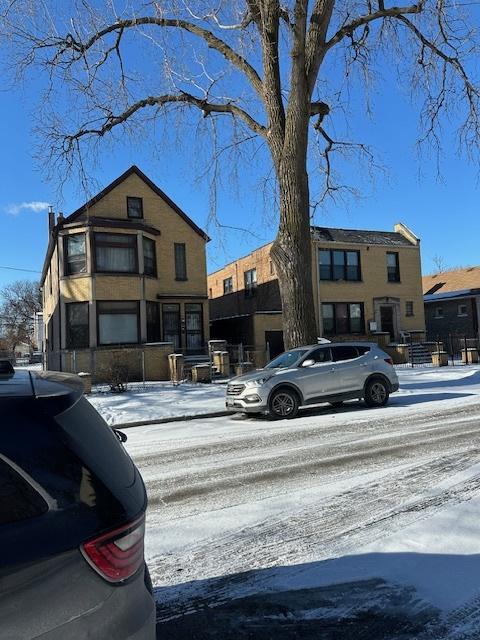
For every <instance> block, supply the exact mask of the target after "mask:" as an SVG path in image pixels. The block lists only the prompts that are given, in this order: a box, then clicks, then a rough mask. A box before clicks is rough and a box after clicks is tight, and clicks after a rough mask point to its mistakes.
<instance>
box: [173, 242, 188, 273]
mask: <svg viewBox="0 0 480 640" xmlns="http://www.w3.org/2000/svg"><path fill="white" fill-rule="evenodd" d="M174 251H175V280H186V279H187V250H186V247H185V243H183V242H175V244H174Z"/></svg>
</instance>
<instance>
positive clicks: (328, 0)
mask: <svg viewBox="0 0 480 640" xmlns="http://www.w3.org/2000/svg"><path fill="white" fill-rule="evenodd" d="M334 5H335V0H316V2H315V6H314V7H313V11H312V15H311V18H310V28H309V30H308V34H307V42H306V45H305V56H306V73H307V82H308V88H309V91H310V95H312V92H313V88H314V86H315V83H316V81H317V75H318V70H319V69H320V65H321V63H322V60H323V57H324V56H325V53H326V48H325V40H326V37H327V30H328V27H329V25H330V20H331V17H332V12H333V7H334Z"/></svg>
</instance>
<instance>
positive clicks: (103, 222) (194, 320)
mask: <svg viewBox="0 0 480 640" xmlns="http://www.w3.org/2000/svg"><path fill="white" fill-rule="evenodd" d="M208 240H209V238H208V236H207V235H206V233H205V232H204V231H202V230H201V229H200V228H199V227H198V226H197V225H196V224H195V222H193V220H191V218H189V217H188V216H187V214H186V213H184V212H183V211H182V210H181V209H180V208H179V207H178V206H177V205H176V204H175V203H174V202H173V201H172V200H171V199H170V198H169V197H168V196H167V195H166V194H165V193H164V192H163V191H162V190H161V189H159V187H157V186H156V185H155V184H154V183H153V182H152V181H151V180H150V179H149V178H148V177H147V176H146V175H145V174H144V173H142V171H140V169H138V167H136V166H132V167H130V169H128V170H127V171H126V172H125V173H123V174H122V175H121V176H119V177H118V178H117V179H116V180H114V181H113V182H112V183H111V184H109V185H108V186H107V187H106V188H105V189H103V191H101V192H100V193H98V194H97V195H96V196H95V197H93V198H92V199H91V200H90V201H89V202H87V203H85V204H84V205H82V206H81V207H80V208H79V209H77V210H76V211H74V212H73V213H72V214H71V215H69V216H68V217H63V215H61V214H59V216H58V218H57V219H56V220H55V214H54V213H53V212H50V213H49V244H48V249H47V254H46V258H45V263H44V267H43V272H42V278H41V286H42V291H43V307H44V309H43V311H44V323H45V338H46V347H45V348H46V359H47V366H48V368H50V369H54V370H72V369H75V370H79V369H81V368H83V369H85V368H86V370H87V371H90V370H93V369H98V368H99V361H100V360H103V361H105V359H106V358H107V357H108V354H109V353H113V352H114V351H115V350H117V349H118V348H120V347H121V348H124V349H126V348H128V349H129V350H130V351H132V352H135V350H137V351H138V350H142V351H143V353H145V346H151V348H150V349H149V350H147V351H148V354H150V355H151V354H152V353H158V352H159V351H162V350H163V351H164V352H172V351H181V352H183V353H187V354H199V353H202V352H203V351H204V348H205V344H206V342H207V341H208V338H209V310H208V304H207V274H206V255H205V249H206V243H207V242H208ZM73 355H74V356H75V359H77V358H79V357H81V358H82V363H81V364H80V363H79V362H78V361H77V362H73V363H72V356H73ZM137 360H138V359H137ZM163 373H164V369H163ZM154 377H157V378H159V377H163V376H162V374H161V373H157V375H156V376H154Z"/></svg>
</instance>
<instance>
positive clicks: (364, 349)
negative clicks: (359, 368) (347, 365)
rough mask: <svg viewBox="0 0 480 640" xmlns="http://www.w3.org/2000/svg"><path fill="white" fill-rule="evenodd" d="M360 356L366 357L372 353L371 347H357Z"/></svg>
mask: <svg viewBox="0 0 480 640" xmlns="http://www.w3.org/2000/svg"><path fill="white" fill-rule="evenodd" d="M356 349H357V351H358V355H359V356H364V355H365V354H366V353H368V352H369V351H370V347H366V346H364V345H359V346H358V347H356Z"/></svg>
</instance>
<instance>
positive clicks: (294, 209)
mask: <svg viewBox="0 0 480 640" xmlns="http://www.w3.org/2000/svg"><path fill="white" fill-rule="evenodd" d="M305 163H306V155H305ZM283 165H284V167H283V171H282V175H281V177H280V179H279V183H280V184H279V186H280V202H281V204H280V227H279V232H278V235H277V238H276V240H275V242H274V244H273V248H272V253H271V255H272V258H273V261H274V263H275V267H276V271H277V275H278V282H279V286H280V296H281V299H282V308H283V328H284V340H285V348H286V349H292V348H294V347H298V346H301V345H306V344H313V343H316V342H317V337H318V329H317V323H316V320H315V307H314V304H313V287H312V257H311V256H312V249H311V235H310V201H309V188H308V175H307V171H306V168H305V167H304V170H303V171H301V172H300V171H298V167H297V162H296V159H295V158H288V159H286V160H285V161H284V163H283Z"/></svg>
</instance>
